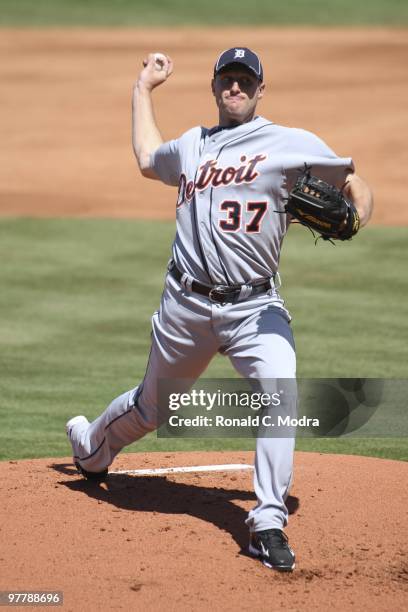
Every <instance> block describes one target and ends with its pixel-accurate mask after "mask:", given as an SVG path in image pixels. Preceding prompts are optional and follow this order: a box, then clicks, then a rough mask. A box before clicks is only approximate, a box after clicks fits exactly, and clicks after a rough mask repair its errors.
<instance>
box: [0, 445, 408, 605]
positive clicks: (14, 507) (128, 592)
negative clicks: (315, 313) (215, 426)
mask: <svg viewBox="0 0 408 612" xmlns="http://www.w3.org/2000/svg"><path fill="white" fill-rule="evenodd" d="M252 461H253V455H252V453H246V452H214V453H149V454H128V455H125V454H124V455H121V456H120V457H119V458H118V459H117V460H116V462H115V464H114V465H113V466H112V470H131V469H140V468H156V467H161V468H163V467H170V466H191V465H209V464H229V463H245V464H248V463H252ZM407 476H408V464H406V463H403V462H398V461H389V460H381V459H372V458H366V457H352V456H341V455H320V454H313V453H297V454H296V469H295V481H294V486H293V489H292V491H291V497H290V498H289V501H288V506H289V508H290V512H291V517H290V522H289V526H288V528H287V530H286V531H287V534H288V536H289V539H290V543H291V545H292V546H293V548H294V549H295V552H296V555H297V567H296V570H295V571H294V572H293V573H292V574H279V573H277V572H274V571H272V570H268V569H266V568H264V567H263V565H262V564H261V563H260V562H259V561H256V560H254V559H252V558H250V557H249V556H247V554H246V551H245V549H246V545H247V528H246V526H245V524H244V520H245V518H246V514H247V511H248V510H249V509H250V508H251V507H252V506H253V505H254V503H255V497H254V494H253V492H252V491H253V487H252V471H250V470H246V471H233V472H231V471H230V472H227V471H224V472H213V473H206V472H201V473H198V472H197V473H175V474H170V475H160V476H135V475H129V474H121V475H119V474H111V475H110V476H109V478H108V482H107V483H105V484H102V485H97V484H92V483H90V482H87V481H84V480H83V479H82V478H81V477H79V476H78V475H77V473H76V472H75V471H74V469H73V467H72V466H71V461H70V459H57V460H50V459H49V460H33V461H18V462H15V461H10V462H4V463H0V482H1V484H0V491H1V502H0V504H1V506H0V507H1V516H2V524H1V528H0V533H1V537H0V539H1V546H0V590H16V589H17V590H20V591H23V590H25V591H29V590H31V591H33V590H35V591H41V590H48V591H52V590H57V591H63V594H64V610H72V611H73V612H74V611H75V612H77V611H78V610H91V611H92V610H98V611H99V610H118V609H124V610H139V609H140V610H141V609H147V610H149V611H150V610H153V611H155V610H162V609H168V610H211V609H212V608H214V609H217V610H256V609H261V610H262V609H267V610H285V612H288V611H289V610H299V611H302V612H304V611H308V610H313V611H316V610H322V611H323V610H324V611H327V610H330V611H332V610H342V611H344V610H375V611H380V610H384V611H385V610H387V611H389V610H392V609H394V608H396V609H398V608H399V609H401V610H402V609H404V608H405V607H406V602H407V597H408V562H407V547H408V546H407V507H408V487H407V481H408V479H407Z"/></svg>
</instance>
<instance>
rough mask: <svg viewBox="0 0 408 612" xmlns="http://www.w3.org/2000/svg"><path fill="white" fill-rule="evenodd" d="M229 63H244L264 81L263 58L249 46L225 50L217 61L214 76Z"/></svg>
mask: <svg viewBox="0 0 408 612" xmlns="http://www.w3.org/2000/svg"><path fill="white" fill-rule="evenodd" d="M229 64H243V65H244V66H246V67H247V68H249V69H250V70H251V71H252V72H253V73H255V76H256V77H257V78H258V79H259V80H260V81H263V70H262V64H261V60H260V59H259V57H258V56H257V54H256V53H254V52H253V51H251V49H248V48H247V47H232V49H228V50H227V51H223V52H222V53H221V55H220V57H219V58H218V60H217V61H216V63H215V66H214V76H216V75H217V74H218V73H219V72H220V70H222V69H223V68H225V67H226V66H228V65H229Z"/></svg>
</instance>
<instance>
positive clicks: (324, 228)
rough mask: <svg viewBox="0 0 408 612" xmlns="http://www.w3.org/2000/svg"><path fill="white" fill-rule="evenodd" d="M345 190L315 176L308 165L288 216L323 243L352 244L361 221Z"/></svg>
mask: <svg viewBox="0 0 408 612" xmlns="http://www.w3.org/2000/svg"><path fill="white" fill-rule="evenodd" d="M342 189H343V188H342ZM342 189H337V187H335V186H334V185H330V184H329V183H326V182H325V181H323V180H322V179H319V178H317V177H316V176H312V175H311V174H310V167H308V166H306V165H305V168H304V170H303V172H302V174H301V175H300V176H299V178H298V179H297V181H296V183H295V186H294V187H293V189H292V191H291V192H290V193H289V197H288V201H287V203H286V205H285V212H287V213H289V214H291V215H292V217H294V218H295V219H296V220H297V221H298V222H299V223H301V224H302V225H305V226H306V227H308V228H309V229H310V230H312V233H313V234H314V232H317V233H318V234H320V235H319V238H323V240H350V239H351V238H352V236H354V235H355V234H357V232H358V230H359V228H360V217H359V215H358V212H357V209H356V207H355V206H354V204H353V203H352V202H350V201H348V200H346V198H345V197H344V195H343V191H342Z"/></svg>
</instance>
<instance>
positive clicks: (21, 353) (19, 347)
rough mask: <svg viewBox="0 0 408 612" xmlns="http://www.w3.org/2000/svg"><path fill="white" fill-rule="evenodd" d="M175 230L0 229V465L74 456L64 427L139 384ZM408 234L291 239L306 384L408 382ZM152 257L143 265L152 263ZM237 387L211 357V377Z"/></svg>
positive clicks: (287, 280)
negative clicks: (321, 380) (335, 241)
mask: <svg viewBox="0 0 408 612" xmlns="http://www.w3.org/2000/svg"><path fill="white" fill-rule="evenodd" d="M173 233H174V227H173V224H172V223H165V222H156V221H155V222H147V221H144V222H142V221H129V220H78V219H77V220H74V219H70V220H67V219H66V220H63V219H60V220H50V219H48V220H32V219H2V220H0V262H1V264H0V347H1V349H0V423H1V428H0V458H1V459H17V458H22V457H40V456H47V457H50V456H61V455H67V454H69V452H70V450H69V446H68V444H67V441H66V438H65V435H64V424H65V421H66V419H67V418H69V417H71V416H73V415H75V414H80V413H85V414H86V415H87V416H88V417H89V418H94V417H95V416H96V415H97V414H99V413H100V411H101V410H102V409H103V408H104V407H105V406H106V405H107V404H108V403H109V401H110V400H111V399H112V398H113V397H115V396H116V395H118V394H119V393H121V392H123V391H125V390H127V389H130V388H132V387H133V386H134V385H135V384H137V383H138V381H139V380H140V379H141V378H142V377H143V374H144V369H145V364H146V359H147V355H148V350H149V344H150V317H151V314H152V313H153V311H154V310H155V309H156V308H157V307H158V304H159V301H160V295H161V290H162V283H163V276H164V270H165V264H166V262H167V259H168V256H169V252H170V245H171V241H172V237H173ZM407 244H408V228H387V229H386V228H368V229H365V230H363V231H362V232H361V234H360V235H359V236H358V238H357V239H355V240H353V241H352V242H351V243H348V244H339V245H337V246H336V247H333V246H331V245H330V244H326V243H323V242H321V241H320V242H319V243H318V245H317V246H316V247H315V246H314V244H313V240H312V238H311V236H310V234H309V233H308V232H307V231H306V230H304V229H303V228H298V227H293V228H292V229H291V231H290V233H289V235H288V237H287V239H286V242H285V244H284V249H283V255H282V266H281V271H282V278H283V286H282V290H281V292H282V295H283V296H284V297H285V299H286V305H287V307H288V308H289V310H290V311H291V313H292V315H293V327H294V331H295V337H296V342H297V353H298V361H299V363H298V373H299V376H302V377H317V376H324V377H385V378H407V363H408V344H407V342H406V338H407V337H408V306H407V299H406V298H407V295H408V280H407V275H406V260H407V257H406V254H407V246H406V245H407ZM147 253H148V254H149V255H148V257H147V255H146V254H147ZM232 375H235V374H234V372H233V370H232V368H231V366H230V364H229V362H228V360H227V359H225V358H221V357H217V358H215V359H214V361H213V362H212V363H211V365H210V367H209V369H208V370H207V372H206V374H205V376H206V377H209V378H217V377H228V376H232ZM200 448H213V449H217V448H218V449H226V448H236V449H251V448H253V441H252V440H239V439H238V440H226V439H221V440H209V441H208V440H201V441H200V440H166V439H157V438H156V437H155V434H152V435H150V436H148V437H146V438H145V439H143V440H141V441H140V442H139V443H138V444H137V445H132V446H131V447H129V449H130V450H132V451H134V450H178V449H183V450H187V449H200ZM298 448H301V449H313V450H318V451H321V452H347V453H349V452H352V453H356V454H373V455H377V456H384V457H391V458H400V459H408V444H407V439H406V438H398V439H395V440H390V439H389V438H388V439H365V440H364V439H363V440H358V439H353V440H348V439H335V440H315V439H312V440H306V439H303V440H299V441H298Z"/></svg>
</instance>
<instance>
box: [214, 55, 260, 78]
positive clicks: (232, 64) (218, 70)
mask: <svg viewBox="0 0 408 612" xmlns="http://www.w3.org/2000/svg"><path fill="white" fill-rule="evenodd" d="M237 64H238V65H240V66H242V67H243V68H246V69H247V70H248V72H251V73H252V74H254V75H255V76H256V78H257V79H258V80H260V81H262V75H260V74H259V73H258V72H257V71H256V70H255V68H253V67H252V66H248V64H246V63H245V62H242V61H240V60H239V59H234V61H233V62H226V63H225V64H222V65H221V66H218V68H217V70H214V76H217V74H219V73H220V72H221V70H223V69H224V68H227V67H228V66H234V65H237Z"/></svg>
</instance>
